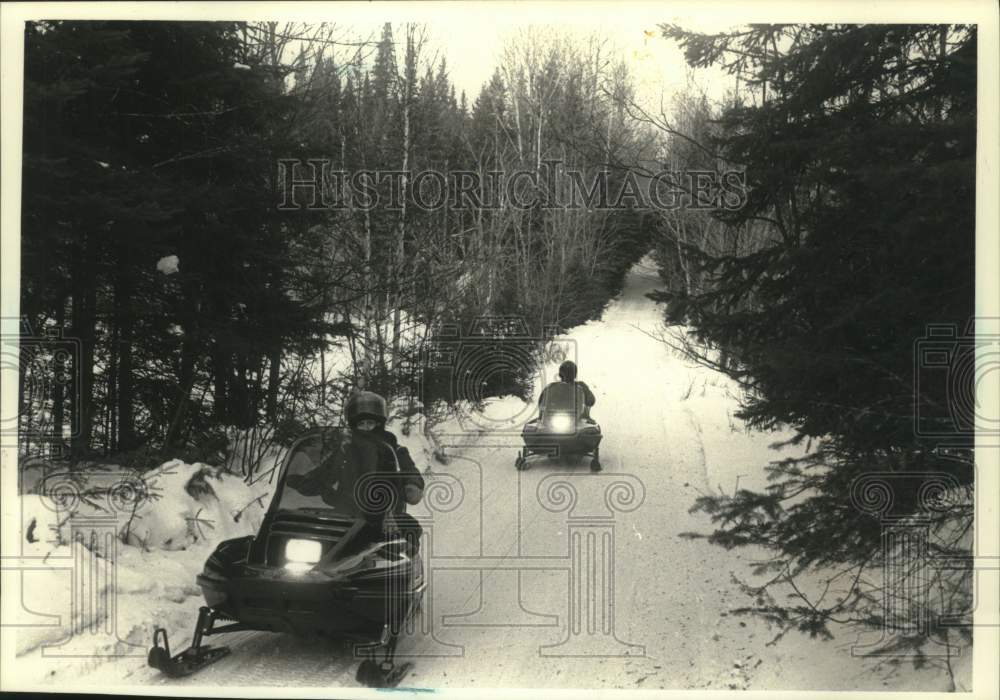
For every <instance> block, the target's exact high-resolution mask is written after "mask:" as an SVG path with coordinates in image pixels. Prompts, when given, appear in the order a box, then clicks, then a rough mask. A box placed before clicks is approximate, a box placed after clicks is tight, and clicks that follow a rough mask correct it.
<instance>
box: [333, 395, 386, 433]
mask: <svg viewBox="0 0 1000 700" xmlns="http://www.w3.org/2000/svg"><path fill="white" fill-rule="evenodd" d="M344 410H345V413H346V414H347V424H348V425H349V426H351V427H352V428H353V427H355V426H357V424H358V421H359V420H361V419H362V418H371V419H372V420H375V421H378V422H379V424H381V425H384V424H385V422H386V420H387V419H388V414H387V412H386V408H385V399H383V398H382V397H381V396H379V395H378V394H376V393H375V392H373V391H359V392H357V393H356V394H354V395H353V396H351V398H349V399H348V400H347V406H346V407H345V409H344Z"/></svg>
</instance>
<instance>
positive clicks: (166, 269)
mask: <svg viewBox="0 0 1000 700" xmlns="http://www.w3.org/2000/svg"><path fill="white" fill-rule="evenodd" d="M156 269H157V271H159V272H162V273H163V274H165V275H172V274H174V273H175V272H177V271H179V270H180V258H178V257H177V256H176V255H167V256H164V257H162V258H160V259H159V260H158V261H157V263H156Z"/></svg>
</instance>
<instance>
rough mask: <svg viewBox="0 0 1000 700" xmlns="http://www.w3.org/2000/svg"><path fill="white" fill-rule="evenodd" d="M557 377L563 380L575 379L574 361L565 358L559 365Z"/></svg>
mask: <svg viewBox="0 0 1000 700" xmlns="http://www.w3.org/2000/svg"><path fill="white" fill-rule="evenodd" d="M559 378H560V379H562V380H563V381H564V382H571V381H573V380H574V379H576V363H575V362H573V361H572V360H566V361H565V362H563V363H562V364H561V365H559Z"/></svg>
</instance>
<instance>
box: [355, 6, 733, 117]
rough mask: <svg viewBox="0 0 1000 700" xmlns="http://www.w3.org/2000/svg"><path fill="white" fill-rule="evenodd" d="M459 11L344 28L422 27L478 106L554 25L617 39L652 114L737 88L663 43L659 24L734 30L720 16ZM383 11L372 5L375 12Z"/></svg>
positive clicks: (430, 50) (650, 10)
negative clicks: (523, 41) (510, 64)
mask: <svg viewBox="0 0 1000 700" xmlns="http://www.w3.org/2000/svg"><path fill="white" fill-rule="evenodd" d="M449 7H450V8H454V10H453V11H449V12H448V13H447V14H445V13H441V12H438V13H433V14H430V15H425V16H416V17H412V18H409V17H405V16H404V17H400V16H399V14H398V13H396V12H394V13H392V16H391V17H389V16H387V17H385V18H378V19H377V20H375V21H374V22H373V19H374V17H373V14H374V13H372V12H371V11H369V12H368V13H367V16H366V17H365V20H366V21H362V22H353V21H351V17H350V16H347V17H341V18H340V19H339V20H338V21H337V24H338V26H339V27H342V28H343V29H344V31H345V33H347V34H355V35H357V36H372V37H373V38H377V37H378V36H379V35H380V33H381V26H382V23H383V22H385V21H391V22H392V23H393V27H394V29H396V31H397V37H398V40H401V39H402V37H401V29H402V26H403V24H404V23H405V22H406V21H407V20H410V19H412V21H417V22H422V23H423V24H425V25H426V28H427V32H428V41H427V47H426V48H427V55H436V56H443V57H444V58H445V59H446V61H447V66H448V73H449V76H450V78H451V80H452V82H453V83H454V85H455V90H456V94H458V93H461V91H463V90H464V91H465V93H466V96H467V98H468V102H469V104H470V105H471V104H472V103H473V102H474V101H475V99H476V96H477V95H478V94H479V91H480V89H481V87H482V85H483V83H485V82H487V81H488V80H489V78H490V76H491V75H492V73H493V70H494V68H495V67H496V66H497V65H498V63H499V60H500V56H501V54H502V50H503V47H504V44H505V42H506V41H508V40H509V39H510V38H511V37H513V36H515V35H517V33H518V32H519V31H520V30H522V29H524V28H526V27H528V26H530V25H532V24H535V25H539V24H540V25H546V26H547V27H551V28H552V29H553V30H558V31H563V32H568V33H571V34H574V35H579V36H581V37H583V36H586V35H590V34H596V35H597V36H599V37H601V38H605V39H607V40H609V43H610V44H612V45H614V46H615V47H616V48H617V49H618V51H619V53H620V55H621V56H622V57H623V58H624V59H625V60H626V62H627V64H628V67H629V70H630V72H631V75H632V79H633V82H634V84H635V87H636V98H637V99H636V101H637V102H638V103H639V104H641V105H642V106H643V107H644V108H646V109H653V110H654V111H658V110H659V107H660V101H661V98H664V103H665V104H666V105H669V102H670V99H669V98H670V96H671V95H672V94H673V93H674V92H677V91H681V90H683V89H684V88H685V86H686V85H687V84H688V83H689V81H691V82H693V85H694V86H695V88H696V89H697V90H700V91H703V92H705V93H706V94H707V95H708V97H709V98H711V99H716V100H717V99H721V98H722V96H723V94H724V92H725V91H726V90H727V89H730V88H732V87H733V85H734V80H733V78H732V77H729V76H726V75H725V74H723V73H722V72H721V71H719V70H717V69H700V70H691V69H690V68H689V67H688V66H687V64H686V63H685V61H684V56H683V52H682V51H681V50H680V48H679V47H678V46H677V45H676V44H675V43H674V42H673V41H672V40H668V39H665V38H663V36H662V32H661V31H660V29H659V28H658V26H657V25H659V24H662V23H677V24H680V25H681V26H684V27H685V28H689V29H693V30H697V31H707V32H717V31H724V30H726V29H729V28H731V27H732V26H734V24H733V23H730V22H725V21H723V20H722V19H720V18H717V17H715V16H712V15H704V14H702V15H699V16H691V15H687V16H685V15H677V14H675V13H672V12H671V11H670V10H669V9H665V7H669V6H663V5H653V4H640V5H629V6H625V7H621V6H614V5H611V4H608V5H604V4H596V3H592V4H588V3H579V4H574V5H569V4H565V5H561V6H559V7H558V8H557V11H549V12H546V11H542V9H543V8H540V7H539V6H532V7H531V11H530V12H529V11H525V12H506V13H498V12H496V11H495V9H494V8H497V7H499V8H502V9H510V8H511V7H512V6H510V5H501V6H497V5H490V4H479V5H471V4H469V5H458V4H453V5H449ZM374 8H377V5H375V6H369V10H371V9H374Z"/></svg>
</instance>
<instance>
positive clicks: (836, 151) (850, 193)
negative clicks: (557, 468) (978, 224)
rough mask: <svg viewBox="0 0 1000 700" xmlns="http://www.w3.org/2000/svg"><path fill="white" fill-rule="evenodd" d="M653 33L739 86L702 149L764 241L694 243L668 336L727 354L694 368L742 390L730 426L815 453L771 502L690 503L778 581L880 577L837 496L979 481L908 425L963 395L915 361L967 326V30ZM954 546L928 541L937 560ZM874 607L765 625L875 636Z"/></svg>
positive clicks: (795, 615) (790, 470)
mask: <svg viewBox="0 0 1000 700" xmlns="http://www.w3.org/2000/svg"><path fill="white" fill-rule="evenodd" d="M664 34H665V36H667V37H670V38H673V39H676V40H678V41H679V42H680V44H681V45H682V46H683V47H684V48H685V51H686V55H687V59H688V61H689V63H690V64H691V65H692V66H706V65H711V64H716V63H717V64H721V65H723V66H724V67H726V68H727V69H728V70H730V71H731V72H733V73H739V74H740V75H741V77H742V79H743V80H744V81H745V84H746V85H748V86H749V92H748V93H745V94H744V95H742V99H741V100H738V101H737V102H735V103H734V104H732V105H731V106H730V107H728V108H727V109H726V110H725V112H724V113H723V115H722V118H721V120H720V122H719V129H720V132H721V133H719V135H718V137H717V138H716V139H714V141H713V142H712V143H711V144H710V145H711V147H712V148H714V149H717V151H718V152H719V153H721V154H722V155H723V157H724V158H725V159H726V160H727V161H728V162H730V163H733V164H736V165H737V166H738V167H739V168H741V169H743V170H744V171H745V173H746V178H747V191H748V193H749V194H748V201H747V204H746V206H744V207H743V208H741V209H738V210H735V211H727V210H719V211H717V212H716V216H717V217H718V218H719V219H720V220H721V221H722V222H723V223H725V224H726V226H727V227H728V231H729V235H730V236H736V235H738V234H739V233H740V232H741V231H747V230H750V228H751V227H755V228H754V229H753V230H755V231H756V232H757V233H758V235H761V236H762V239H761V241H760V245H759V246H758V247H757V249H756V250H754V252H751V253H749V254H732V253H730V252H728V251H717V250H712V251H709V250H705V249H697V248H695V247H693V248H692V249H691V250H690V252H691V253H692V255H693V259H694V260H695V261H696V262H697V263H698V265H697V272H698V273H699V274H701V275H704V280H705V287H704V288H701V289H692V290H688V289H683V288H681V289H679V290H678V291H674V292H671V293H664V294H661V295H660V298H662V299H665V300H666V301H668V302H669V308H668V319H669V320H670V321H671V322H673V323H678V324H680V323H687V324H689V325H690V327H691V332H692V333H693V334H694V336H695V337H696V338H697V340H698V342H699V343H700V344H702V345H705V344H707V345H709V346H711V347H715V348H719V349H721V350H722V351H723V352H724V353H726V354H728V355H729V356H730V357H732V358H733V362H731V363H728V362H727V363H719V362H718V360H717V357H716V356H715V355H711V354H702V355H701V356H700V359H702V360H703V361H705V362H707V363H710V364H713V365H715V366H718V367H719V368H720V369H722V370H724V371H726V372H728V373H729V374H730V376H732V377H734V378H735V379H737V380H738V381H739V382H740V383H741V384H742V385H743V386H744V387H745V389H746V394H745V402H744V407H743V410H742V413H741V417H742V418H744V419H746V420H747V421H748V422H749V424H750V425H752V426H754V427H757V428H761V429H768V428H771V427H776V426H779V425H789V426H792V427H793V428H795V430H796V431H797V433H798V438H797V439H796V440H795V442H805V441H806V440H809V439H813V438H816V439H818V440H819V445H820V447H819V449H818V450H817V451H815V452H814V453H813V454H811V455H809V456H808V457H806V458H804V459H802V460H786V461H783V462H779V463H776V464H775V465H773V467H772V470H771V472H772V473H771V477H772V482H773V483H772V486H771V487H770V488H769V489H768V490H767V492H766V493H751V492H748V491H739V492H738V493H737V494H736V495H735V497H732V498H713V497H705V498H703V499H700V501H699V504H698V507H701V508H704V509H706V510H708V511H709V512H711V513H713V517H714V519H715V520H716V522H717V523H719V529H718V530H717V531H716V532H715V533H714V534H713V536H712V539H713V540H714V541H715V542H718V543H720V544H723V545H725V546H736V545H745V544H756V545H762V546H765V547H768V548H770V549H771V550H772V551H773V552H774V554H775V559H774V561H772V562H771V566H772V567H773V568H775V569H776V570H778V571H784V572H785V573H786V574H787V576H783V577H781V578H782V580H788V579H789V578H791V577H792V576H793V575H794V572H797V571H800V570H801V569H802V568H804V567H810V566H823V565H833V564H839V565H844V564H846V565H849V566H852V567H857V568H858V569H859V570H860V569H864V568H867V567H871V566H873V565H877V564H878V563H879V562H881V557H882V556H885V555H887V553H886V552H882V551H881V549H880V546H881V542H880V539H879V527H878V523H877V522H875V521H873V520H872V519H866V518H863V517H860V516H861V514H860V513H859V511H858V510H856V509H855V508H854V507H852V505H851V501H850V488H851V485H852V483H854V480H855V479H856V478H857V477H858V476H860V475H862V474H866V473H870V472H874V471H880V470H891V471H893V472H897V473H899V472H905V473H914V474H918V475H919V474H922V473H931V472H947V473H949V474H952V475H954V476H955V477H956V478H957V479H958V480H959V481H960V483H965V484H971V481H972V476H973V474H972V469H971V464H970V463H965V462H963V461H956V460H954V459H946V458H944V457H943V456H942V454H941V453H940V452H939V451H938V450H936V449H935V448H936V447H937V440H936V439H931V438H928V437H927V436H926V434H921V431H917V430H915V422H914V421H915V415H914V405H915V401H916V402H919V403H920V404H921V406H922V410H924V411H925V412H927V411H929V412H931V414H932V415H936V416H937V417H938V418H939V419H940V423H939V424H938V425H939V426H941V425H945V424H947V418H948V409H947V405H948V402H949V400H951V401H956V400H962V397H961V396H958V395H956V394H954V393H951V394H949V393H948V392H947V391H946V389H945V388H943V387H940V386H938V387H932V388H930V389H928V387H926V386H925V385H921V384H919V383H918V379H919V377H918V376H917V374H916V373H917V372H920V371H921V367H920V366H919V364H917V363H915V355H914V351H915V343H917V341H919V340H920V339H921V338H923V337H924V335H925V333H926V329H927V324H930V323H953V324H957V326H958V328H959V329H960V330H962V329H964V328H965V327H966V324H967V323H968V321H969V319H970V317H971V315H972V312H973V299H974V292H973V280H974V274H973V273H974V270H973V252H974V239H975V227H974V210H975V197H974V193H975V150H976V32H975V28H970V27H961V26H958V27H944V26H901V25H872V26H854V25H851V26H839V25H838V26H798V25H796V26H754V27H751V28H748V29H746V30H743V31H740V32H736V33H733V34H726V35H713V36H706V35H700V34H694V33H690V32H687V31H684V30H681V29H679V28H677V27H665V28H664ZM957 349H960V348H957ZM956 379H958V381H959V383H961V382H965V381H971V377H962V378H956ZM956 388H957V390H958V392H959V393H961V392H965V396H970V395H971V392H972V390H971V387H970V386H968V385H964V386H961V385H960V386H953V387H952V389H953V390H954V389H956ZM917 389H919V391H920V392H927V391H929V392H930V393H929V394H927V393H921V394H919V395H917V394H916V393H915V392H916V391H917ZM970 446H971V445H970ZM917 481H918V482H919V479H918V480H917ZM896 499H897V505H898V506H899V507H900V508H901V509H902V512H905V510H906V508H907V507H909V508H914V507H916V506H915V504H916V500H917V499H916V493H915V492H914V493H904V494H896ZM969 517H971V514H970V512H969V510H968V509H967V508H966V507H965V506H964V505H959V506H956V507H954V508H952V509H950V510H949V511H948V513H947V514H946V516H945V518H944V520H948V519H951V520H955V521H958V523H959V525H958V530H959V531H960V530H961V523H962V522H963V521H964V520H965V519H966V518H969ZM952 525H954V523H952ZM964 546H965V544H958V543H956V542H954V541H950V542H948V543H946V544H941V545H940V547H941V551H942V552H944V553H950V554H957V553H959V552H960V551H961V548H962V547H964ZM859 576H860V573H859ZM967 583H968V580H967V579H965V580H963V581H960V582H959V583H957V584H956V583H955V582H954V581H952V582H951V583H950V584H948V585H949V586H959V587H962V586H965V585H967ZM868 603H869V601H867V600H865V599H864V597H863V596H860V595H858V590H857V589H856V588H852V590H851V591H849V592H848V593H847V594H846V595H845V596H844V598H843V599H842V600H841V601H839V602H837V603H836V604H835V605H832V606H830V607H829V608H823V609H820V608H818V607H813V606H812V605H811V604H808V605H799V606H782V605H779V604H775V605H773V606H770V607H767V608H766V609H764V610H763V612H765V613H766V614H769V615H773V616H774V617H775V619H777V620H779V621H780V622H782V623H783V624H785V625H799V626H800V627H802V628H803V629H810V630H812V631H814V632H815V631H817V630H821V629H822V628H823V626H824V625H825V623H826V621H827V620H828V619H829V617H830V616H831V615H833V613H834V612H835V611H843V610H854V611H855V612H856V613H857V615H858V617H859V618H860V619H864V620H867V621H869V622H872V623H876V624H877V623H878V621H879V615H880V612H879V611H873V610H872V609H871V608H870V607H868ZM938 633H939V634H945V633H946V630H944V631H942V630H938ZM921 641H923V640H920V639H918V640H914V644H919V643H920V642H921Z"/></svg>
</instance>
